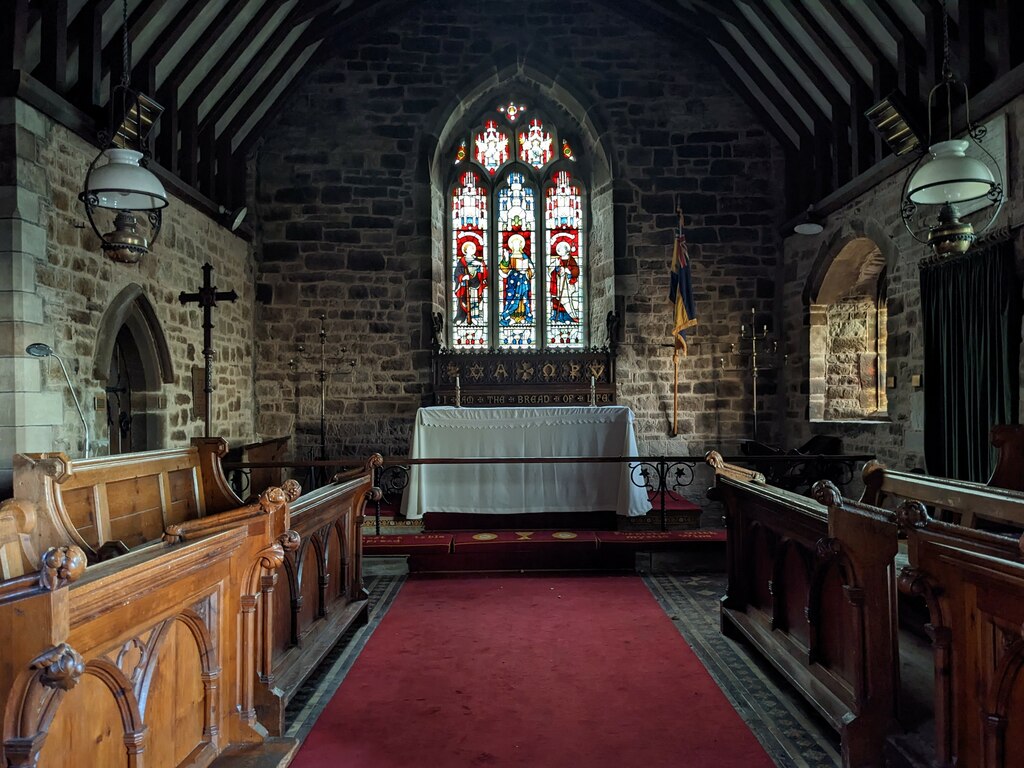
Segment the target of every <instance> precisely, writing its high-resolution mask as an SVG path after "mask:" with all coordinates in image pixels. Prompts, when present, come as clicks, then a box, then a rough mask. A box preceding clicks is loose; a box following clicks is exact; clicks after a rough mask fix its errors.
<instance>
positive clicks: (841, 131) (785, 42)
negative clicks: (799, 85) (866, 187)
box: [743, 0, 860, 186]
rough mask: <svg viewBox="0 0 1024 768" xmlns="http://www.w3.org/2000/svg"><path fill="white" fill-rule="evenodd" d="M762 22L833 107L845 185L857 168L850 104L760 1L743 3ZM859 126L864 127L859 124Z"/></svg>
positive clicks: (840, 180)
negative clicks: (853, 146) (851, 138)
mask: <svg viewBox="0 0 1024 768" xmlns="http://www.w3.org/2000/svg"><path fill="white" fill-rule="evenodd" d="M743 2H745V4H746V6H747V8H749V9H750V10H751V11H752V12H753V13H754V15H755V16H757V18H758V20H759V21H760V22H761V24H762V25H763V26H764V28H765V30H767V32H768V34H770V35H771V36H772V37H773V38H774V39H775V40H776V41H778V43H779V46H780V47H781V48H782V49H783V50H785V51H786V52H787V53H788V54H789V55H790V56H792V57H793V60H794V61H795V62H796V64H797V66H798V67H799V68H800V71H801V72H802V73H803V77H804V79H805V80H807V81H808V82H810V83H813V84H814V86H815V87H816V88H817V89H818V90H819V91H820V92H821V94H822V96H824V97H825V99H826V100H827V101H828V103H829V106H830V107H831V108H832V119H831V120H830V121H829V125H830V133H831V135H832V163H833V169H834V176H835V179H836V185H837V186H838V185H842V184H845V183H846V182H847V181H849V180H850V179H851V178H853V165H852V160H851V151H850V132H851V127H852V126H853V125H854V123H853V122H851V120H852V118H851V115H850V104H849V102H848V101H847V100H846V97H845V96H844V95H843V94H841V93H840V92H839V91H838V90H836V87H835V86H834V85H833V84H832V81H831V80H829V79H828V78H827V77H825V75H824V73H823V72H822V71H821V67H820V65H819V64H818V63H817V62H816V61H814V60H813V59H812V58H811V57H810V55H809V54H808V53H807V51H806V50H805V49H804V47H803V46H802V45H800V43H799V42H797V40H796V38H794V37H793V35H792V34H790V32H789V30H788V29H786V27H785V26H783V25H782V23H780V21H779V19H778V18H777V17H776V16H775V14H773V13H772V12H770V11H769V10H768V9H767V8H766V7H765V5H764V3H763V2H761V1H760V0H755V1H753V2H751V1H750V0H743ZM857 125H860V123H859V122H858V123H857Z"/></svg>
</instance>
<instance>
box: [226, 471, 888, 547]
mask: <svg viewBox="0 0 1024 768" xmlns="http://www.w3.org/2000/svg"><path fill="white" fill-rule="evenodd" d="M724 458H725V461H726V462H728V463H730V464H740V465H744V466H750V467H752V468H753V469H756V470H757V471H758V472H761V473H762V474H764V475H765V479H766V481H767V482H768V483H769V484H771V485H775V486H778V487H782V488H787V489H788V490H793V491H800V490H801V489H803V488H809V487H810V486H811V485H812V484H813V483H814V482H816V481H817V480H823V479H827V480H832V482H834V483H836V484H837V485H839V486H840V487H843V486H845V485H846V484H847V483H849V482H850V481H851V480H852V479H853V475H854V467H855V465H857V464H858V463H863V462H865V461H868V460H870V459H873V458H874V456H873V455H871V454H858V455H826V454H814V455H805V454H784V455H773V456H726V457H724ZM703 463H704V457H703V456H622V457H605V456H599V457H596V456H568V457H565V456H562V457H525V458H522V457H521V458H512V457H509V458H491V457H486V458H484V457H481V458H430V459H411V458H408V457H404V456H399V457H391V458H386V459H384V460H383V461H382V463H381V465H380V466H378V467H375V468H374V478H373V481H374V482H373V484H374V486H375V487H377V488H379V489H380V491H381V493H380V494H376V495H377V497H378V498H377V499H376V501H375V502H374V505H375V510H374V530H375V532H376V534H377V535H380V519H381V509H382V504H383V503H387V502H389V501H394V500H396V497H397V496H398V495H400V494H401V493H402V492H403V491H404V490H405V489H406V488H407V487H408V485H409V479H410V470H411V468H412V467H414V466H430V465H459V464H467V465H475V466H479V465H485V464H629V465H630V470H629V479H630V482H631V483H632V484H633V485H634V486H636V487H638V488H644V489H646V490H647V493H648V496H651V495H653V497H654V499H653V500H654V501H656V504H655V509H654V510H653V512H654V513H655V514H657V515H659V517H660V527H661V530H663V531H664V530H666V529H667V524H668V523H667V521H668V511H669V510H668V502H669V501H670V500H675V501H681V500H684V498H685V497H684V496H683V495H682V493H681V491H682V490H683V489H684V488H687V487H688V486H690V485H692V484H693V481H694V478H695V469H696V467H697V466H698V465H700V464H703ZM223 466H224V469H225V470H240V471H245V470H247V469H257V468H271V467H284V468H292V469H305V470H306V471H307V472H309V473H310V476H311V477H323V478H325V479H327V478H334V477H336V475H332V474H331V470H333V471H335V472H341V471H344V470H347V472H346V474H350V473H352V472H355V471H358V468H354V464H353V463H351V462H346V460H345V459H338V460H328V461H293V462H248V463H246V462H231V463H229V462H224V464H223ZM313 487H316V484H314V486H313ZM389 497H390V498H389Z"/></svg>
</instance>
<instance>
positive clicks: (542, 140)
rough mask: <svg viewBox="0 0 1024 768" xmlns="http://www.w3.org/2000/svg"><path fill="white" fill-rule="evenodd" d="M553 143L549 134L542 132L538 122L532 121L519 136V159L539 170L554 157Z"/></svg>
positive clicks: (540, 124)
mask: <svg viewBox="0 0 1024 768" xmlns="http://www.w3.org/2000/svg"><path fill="white" fill-rule="evenodd" d="M553 143H554V139H553V138H552V136H551V132H550V131H546V130H544V124H543V123H542V122H541V121H540V120H537V119H533V120H531V121H530V126H529V127H528V128H527V129H526V130H525V131H522V132H520V134H519V159H520V160H522V161H523V162H524V163H529V164H530V165H532V166H533V167H534V168H536V169H537V170H540V169H541V168H543V167H544V166H545V165H547V164H548V163H550V162H551V158H552V157H554V155H555V149H554V147H553V146H552V144H553Z"/></svg>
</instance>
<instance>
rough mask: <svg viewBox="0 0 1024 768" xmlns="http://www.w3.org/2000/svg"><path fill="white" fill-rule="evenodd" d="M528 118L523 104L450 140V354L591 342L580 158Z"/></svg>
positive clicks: (511, 104)
mask: <svg viewBox="0 0 1024 768" xmlns="http://www.w3.org/2000/svg"><path fill="white" fill-rule="evenodd" d="M525 113H526V106H525V105H524V104H523V103H522V102H519V101H514V100H509V101H506V102H504V103H503V104H502V105H501V106H499V107H497V108H496V109H495V110H494V111H492V112H490V113H488V114H485V115H484V117H483V119H482V120H481V122H480V123H478V124H477V126H476V128H475V129H474V130H472V131H469V132H467V133H466V134H463V135H462V136H459V137H456V138H455V141H454V143H453V146H452V149H451V153H452V154H451V155H449V157H453V158H454V161H455V163H454V166H452V171H451V173H452V181H451V183H452V186H451V188H450V193H449V194H448V196H447V199H448V206H449V214H450V217H449V219H448V220H449V225H450V227H451V235H450V240H449V242H448V248H447V250H448V253H449V257H448V258H449V269H448V272H447V274H448V280H449V287H448V289H447V292H448V296H449V302H450V304H449V309H448V317H449V322H450V325H451V347H452V348H453V349H456V350H462V351H472V350H481V351H482V350H486V349H491V348H495V349H503V350H514V349H538V348H549V349H550V348H563V349H564V348H569V349H572V348H577V349H578V348H582V347H583V346H584V345H585V344H586V343H587V306H586V302H587V300H588V295H587V288H586V286H587V279H588V278H589V274H588V272H587V251H586V243H585V237H586V229H585V226H584V209H585V205H586V197H585V192H584V189H583V186H582V185H581V183H580V182H579V181H578V179H577V178H576V177H574V176H573V174H575V173H576V171H577V167H576V161H577V158H576V156H575V154H574V153H573V149H572V147H571V146H570V144H569V140H568V139H563V138H561V137H560V136H559V135H558V133H557V130H556V126H554V125H553V124H551V123H550V122H546V121H545V120H544V119H542V118H543V116H542V115H541V114H536V113H535V112H534V110H533V109H531V111H530V114H529V118H530V119H529V121H527V119H526V117H527V116H526V114H525ZM513 142H515V144H514V145H513ZM580 165H584V164H583V163H580Z"/></svg>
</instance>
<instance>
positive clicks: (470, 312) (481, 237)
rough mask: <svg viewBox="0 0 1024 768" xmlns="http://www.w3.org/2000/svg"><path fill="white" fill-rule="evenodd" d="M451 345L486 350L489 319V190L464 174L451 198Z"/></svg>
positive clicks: (477, 178)
mask: <svg viewBox="0 0 1024 768" xmlns="http://www.w3.org/2000/svg"><path fill="white" fill-rule="evenodd" d="M451 212H452V223H451V226H452V255H453V257H454V258H453V265H452V314H451V318H452V344H453V346H456V347H463V348H466V347H468V348H476V349H486V348H487V345H488V339H489V338H490V336H489V325H490V323H489V318H488V307H489V301H488V295H487V294H488V285H487V282H488V270H487V263H488V244H489V241H488V237H487V222H488V216H487V190H485V189H484V188H483V187H482V186H481V185H480V177H479V175H478V174H476V173H475V172H473V171H465V172H464V173H462V174H461V175H460V177H459V181H458V184H457V185H456V186H455V189H454V191H453V192H452V197H451Z"/></svg>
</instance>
